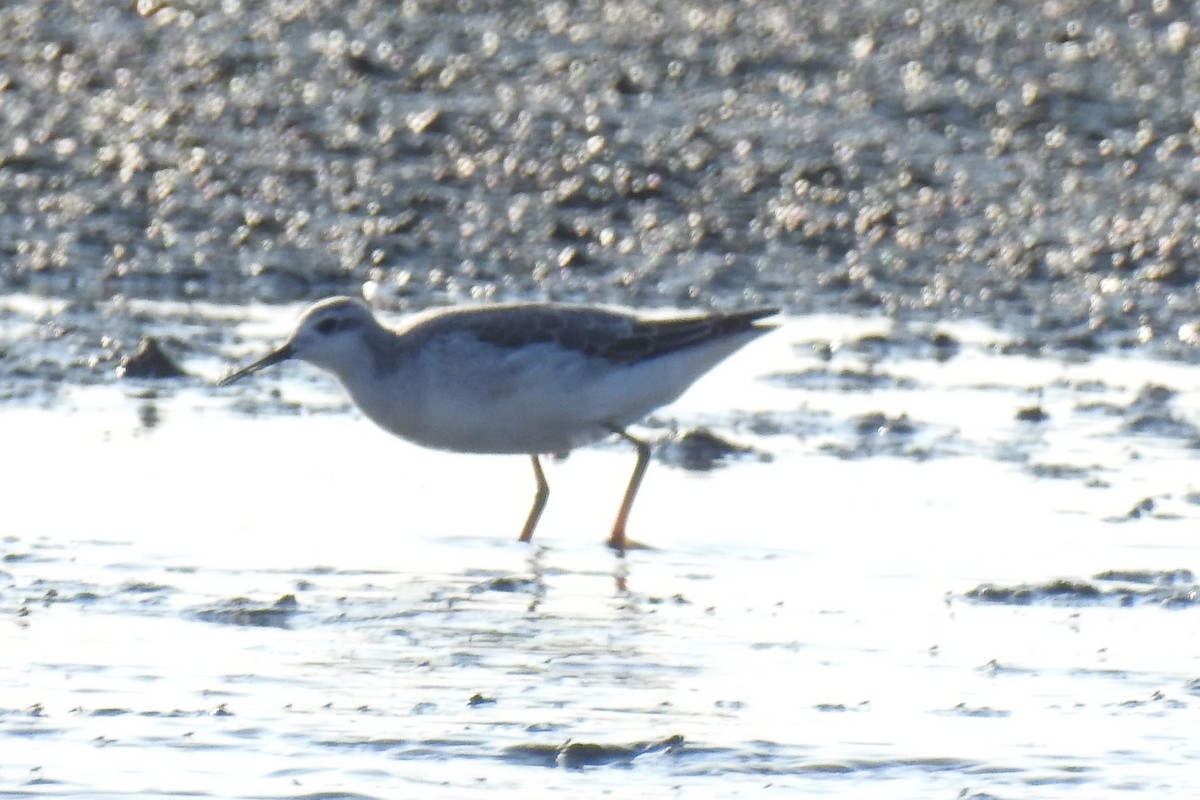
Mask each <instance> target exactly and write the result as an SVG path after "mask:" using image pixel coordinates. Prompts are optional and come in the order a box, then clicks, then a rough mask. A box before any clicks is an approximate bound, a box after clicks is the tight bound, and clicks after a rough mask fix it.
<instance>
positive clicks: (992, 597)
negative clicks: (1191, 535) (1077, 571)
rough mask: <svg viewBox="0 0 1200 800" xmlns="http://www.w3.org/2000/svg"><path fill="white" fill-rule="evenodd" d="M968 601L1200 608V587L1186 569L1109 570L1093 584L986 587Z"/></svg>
mask: <svg viewBox="0 0 1200 800" xmlns="http://www.w3.org/2000/svg"><path fill="white" fill-rule="evenodd" d="M963 596H964V597H965V598H967V599H968V600H972V601H976V602H980V603H995V604H999V605H1015V606H1030V605H1063V606H1135V605H1161V606H1166V607H1172V608H1177V607H1193V606H1197V605H1200V586H1197V585H1196V582H1195V576H1194V575H1193V574H1192V573H1191V571H1189V570H1186V569H1176V570H1165V571H1161V572H1152V571H1144V570H1107V571H1105V572H1101V573H1098V574H1096V575H1094V576H1093V577H1092V580H1090V581H1088V580H1073V579H1067V578H1059V579H1056V580H1052V581H1048V582H1046V583H1042V584H1021V585H1018V586H998V585H996V584H990V583H988V584H982V585H980V586H977V587H975V588H974V589H972V590H970V591H968V592H966V593H965V594H964V595H963Z"/></svg>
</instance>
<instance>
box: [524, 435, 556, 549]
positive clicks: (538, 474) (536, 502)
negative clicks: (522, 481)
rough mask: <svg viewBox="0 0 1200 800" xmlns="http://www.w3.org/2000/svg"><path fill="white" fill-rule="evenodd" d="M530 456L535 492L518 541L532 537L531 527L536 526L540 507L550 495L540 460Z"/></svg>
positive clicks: (540, 513)
mask: <svg viewBox="0 0 1200 800" xmlns="http://www.w3.org/2000/svg"><path fill="white" fill-rule="evenodd" d="M530 458H531V459H532V460H533V475H534V477H535V478H537V494H535V495H534V496H533V508H531V509H529V518H528V519H526V520H525V527H524V528H522V529H521V536H520V538H519V539H518V541H522V542H528V541H529V540H530V539H532V538H533V529H534V528H536V527H537V524H538V519H539V518H540V517H541V516H542V509H543V508H545V507H546V498H548V497H549V496H550V484H548V483H546V474H545V473H544V472H542V464H541V462H540V461H538V457H537V456H536V455H532V456H530Z"/></svg>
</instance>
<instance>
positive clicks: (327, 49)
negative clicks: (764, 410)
mask: <svg viewBox="0 0 1200 800" xmlns="http://www.w3.org/2000/svg"><path fill="white" fill-rule="evenodd" d="M1196 11H1197V4H1196V3H1178V2H1167V1H1166V0H1155V2H1152V3H1151V2H1136V3H1135V2H1124V1H1123V2H1107V3H1094V2H1069V1H1067V0H1064V1H1062V2H1060V1H1059V0H1048V1H1047V2H1042V3H1034V2H993V1H992V0H986V1H985V0H955V2H938V1H937V0H929V1H927V2H911V3H910V2H886V1H877V2H865V3H853V4H849V3H841V2H812V3H798V2H750V1H747V2H656V1H655V0H627V1H622V0H617V1H616V2H598V1H596V0H593V1H592V2H582V3H566V2H548V3H525V2H474V1H473V0H460V2H457V3H442V2H415V1H414V0H407V1H406V2H399V3H398V2H385V1H384V0H359V1H358V2H353V1H351V2H346V1H345V0H337V2H326V1H324V0H265V1H264V2H249V1H248V0H247V1H244V2H239V1H238V0H226V1H225V2H198V1H197V2H159V1H158V0H138V2H126V3H116V4H109V3H91V2H82V0H77V1H76V2H67V0H39V1H38V2H6V3H4V4H3V6H0V31H2V34H0V281H2V282H3V286H4V289H5V292H6V294H11V293H13V292H19V293H24V294H33V295H39V296H47V297H53V298H61V299H63V300H65V301H66V303H65V308H64V309H62V310H61V312H60V313H57V314H56V315H55V319H54V324H53V325H52V326H51V328H53V330H51V331H50V332H45V331H43V333H42V334H39V335H41V336H43V337H44V338H54V337H62V336H65V335H69V334H71V333H72V332H74V333H75V334H76V335H77V336H78V337H79V338H78V341H77V342H76V343H75V345H74V346H73V348H74V349H73V352H74V353H75V355H74V358H75V361H76V362H77V363H79V364H85V365H86V363H87V362H88V361H89V360H90V361H91V362H92V366H94V365H95V364H96V363H97V362H98V363H106V359H107V358H109V356H111V355H112V354H114V353H116V352H118V351H120V350H122V349H127V348H128V347H130V346H132V345H134V344H136V341H137V338H138V336H137V332H139V331H144V329H145V327H146V325H144V324H141V323H139V324H136V325H134V324H131V323H130V322H129V320H128V314H126V313H125V311H124V309H125V302H126V301H127V300H130V299H138V298H149V299H168V300H187V301H192V300H204V301H210V302H214V303H219V304H225V303H233V304H237V303H243V302H247V301H252V300H253V301H262V302H267V303H281V302H296V301H299V300H309V299H315V298H317V297H320V296H324V295H327V294H333V293H346V294H365V295H366V296H367V297H368V298H369V299H371V300H372V301H373V302H375V303H376V304H377V305H379V306H381V307H384V308H391V309H400V308H418V307H423V306H426V305H431V304H439V303H448V302H463V301H467V300H487V299H491V298H496V299H561V300H580V301H596V302H614V303H621V304H629V305H639V306H664V305H670V306H682V307H693V306H705V305H720V306H739V305H748V304H752V303H779V304H782V305H784V306H785V307H787V308H788V309H789V310H791V311H794V312H800V313H803V312H807V311H813V310H823V311H853V312H860V311H870V312H874V311H880V312H884V313H887V314H892V315H898V316H910V317H911V316H915V317H920V318H928V319H937V318H944V317H948V316H970V317H978V318H982V319H985V320H987V321H989V322H990V323H993V324H996V325H998V326H1000V327H1002V328H1006V329H1013V330H1018V331H1021V332H1023V333H1024V334H1025V335H1027V336H1032V337H1035V338H1036V340H1037V342H1038V343H1040V342H1048V343H1050V346H1054V345H1055V344H1056V343H1059V344H1061V343H1064V342H1065V343H1066V346H1071V347H1076V348H1084V349H1096V348H1103V347H1110V346H1138V345H1146V344H1150V345H1152V346H1154V347H1159V348H1165V349H1166V350H1167V351H1168V352H1169V353H1170V354H1172V355H1175V356H1178V357H1186V358H1191V357H1192V354H1193V349H1194V345H1195V344H1196V342H1197V341H1200V293H1198V290H1197V276H1198V269H1197V263H1196V251H1197V249H1198V248H1200V208H1198V207H1197V202H1196V201H1197V196H1198V194H1200V189H1198V187H1200V181H1197V174H1198V173H1200V158H1198V155H1197V153H1198V147H1200V56H1198V55H1197V50H1196V45H1197V41H1198V31H1197V29H1196V25H1195V24H1194V20H1195V19H1196ZM13 313H15V312H13V311H12V310H11V309H9V310H8V311H6V312H5V315H4V316H3V317H0V322H2V321H3V320H4V319H8V318H10V317H11V315H12V314H13ZM43 321H44V320H43ZM134 329H136V331H135V330H134ZM11 330H12V329H11V328H10V331H11ZM5 338H7V339H9V341H8V343H7V348H6V352H7V353H8V354H9V355H8V357H7V359H6V360H7V361H8V363H7V364H6V365H5V369H4V373H5V374H6V375H10V376H11V375H12V374H13V371H14V369H13V358H14V356H13V355H12V354H13V353H15V352H18V351H19V350H20V347H19V346H18V345H17V344H14V342H13V341H12V340H13V339H15V338H17V337H15V336H12V335H10V336H8V337H5ZM102 340H103V341H102ZM1036 346H1041V345H1040V344H1035V347H1036ZM106 348H107V350H106ZM106 352H107V353H108V354H109V356H106V355H105V353H106ZM97 354H99V355H97ZM25 361H26V362H27V361H28V359H25Z"/></svg>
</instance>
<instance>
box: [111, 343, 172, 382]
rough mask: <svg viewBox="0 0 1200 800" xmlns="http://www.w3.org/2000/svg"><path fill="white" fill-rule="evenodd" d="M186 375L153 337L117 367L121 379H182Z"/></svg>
mask: <svg viewBox="0 0 1200 800" xmlns="http://www.w3.org/2000/svg"><path fill="white" fill-rule="evenodd" d="M186 375H187V373H186V372H184V371H183V370H182V369H181V368H180V367H179V366H178V365H177V364H176V363H175V362H174V361H173V360H171V357H170V356H168V355H167V354H166V352H164V351H163V349H162V345H160V344H159V343H158V340H157V339H155V338H154V337H153V336H147V337H146V338H145V339H142V343H141V345H140V346H139V347H138V350H137V352H136V353H134V354H133V355H131V356H128V357H126V358H124V359H122V361H121V363H120V365H119V366H118V367H117V376H118V377H121V378H182V377H184V376H186Z"/></svg>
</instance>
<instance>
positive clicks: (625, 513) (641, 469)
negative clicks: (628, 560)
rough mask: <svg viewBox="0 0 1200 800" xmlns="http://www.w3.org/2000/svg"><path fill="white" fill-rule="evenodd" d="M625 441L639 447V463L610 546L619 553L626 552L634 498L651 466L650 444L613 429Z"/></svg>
mask: <svg viewBox="0 0 1200 800" xmlns="http://www.w3.org/2000/svg"><path fill="white" fill-rule="evenodd" d="M613 432H614V433H616V434H617V436H620V437H621V438H622V439H624V440H625V441H627V442H629V443H630V444H632V445H633V446H634V447H636V448H637V463H636V464H634V465H633V475H631V476H630V478H629V486H628V487H626V489H625V499H624V500H622V501H621V510H620V511H618V512H617V521H616V523H615V524H614V525H613V532H612V536H610V537H609V539H608V546H609V547H611V548H612V549H613V550H616V551H617V552H618V553H624V552H625V545H626V539H625V523H626V522H627V521H628V520H629V510H630V509H631V508H633V498H635V497H636V496H637V491H638V487H639V486H641V485H642V476H643V475H645V474H646V467H648V466H650V445H649V444H647V443H646V442H643V441H642V440H641V439H635V438H633V437H632V436H630V435H629V434H628V433H626V432H625V431H623V430H615V431H613Z"/></svg>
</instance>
